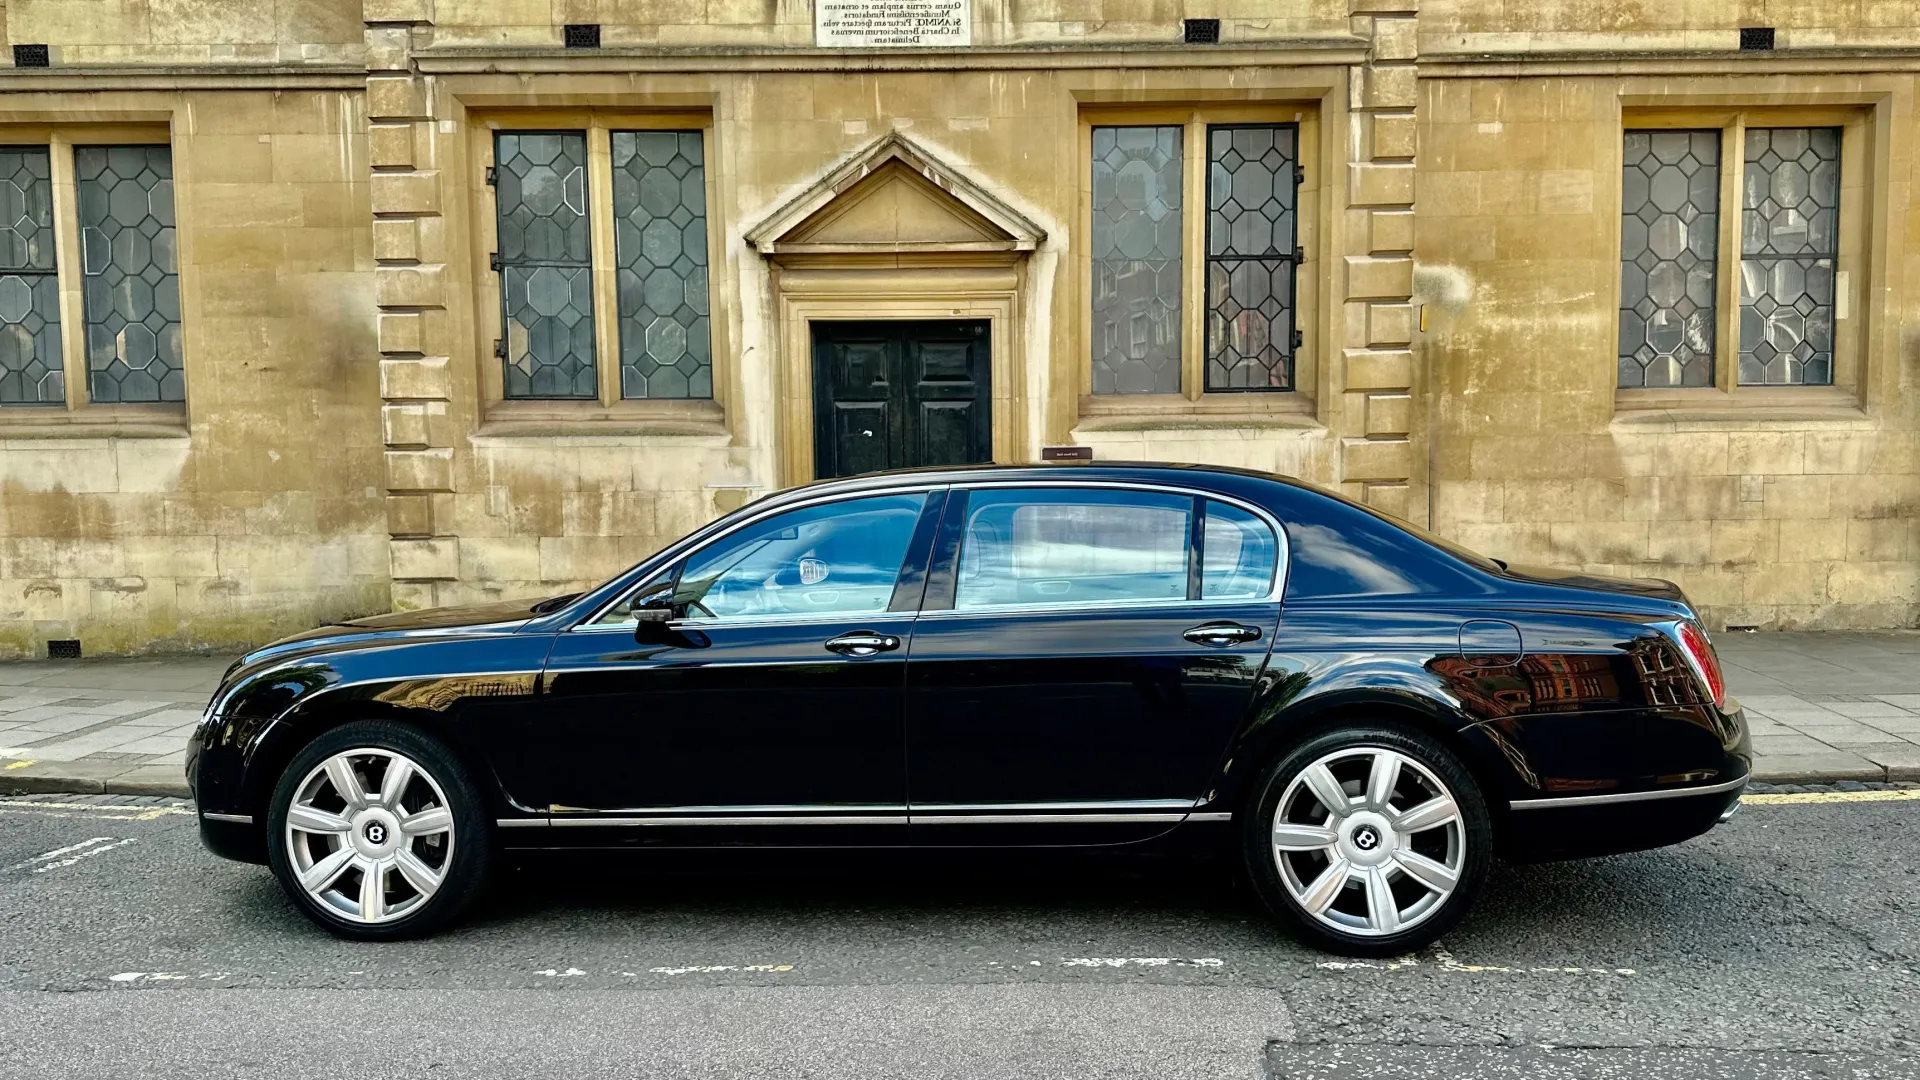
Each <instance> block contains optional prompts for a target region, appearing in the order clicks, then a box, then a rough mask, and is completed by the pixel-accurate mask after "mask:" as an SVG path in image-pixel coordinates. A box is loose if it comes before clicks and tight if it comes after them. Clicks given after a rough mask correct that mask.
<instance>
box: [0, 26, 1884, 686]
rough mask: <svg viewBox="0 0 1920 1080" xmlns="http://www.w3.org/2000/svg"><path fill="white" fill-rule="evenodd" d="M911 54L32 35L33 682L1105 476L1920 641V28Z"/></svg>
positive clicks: (706, 29)
mask: <svg viewBox="0 0 1920 1080" xmlns="http://www.w3.org/2000/svg"><path fill="white" fill-rule="evenodd" d="M899 6H900V5H895V7H896V8H898V7H899ZM904 6H905V7H906V8H909V9H912V11H913V12H914V13H915V14H916V17H917V18H919V19H921V20H924V21H921V22H915V23H911V24H906V25H904V28H903V25H902V24H899V23H898V22H897V21H896V22H895V23H893V24H891V26H892V29H887V27H885V26H882V27H880V28H878V29H876V28H875V25H876V24H869V23H861V22H860V21H859V20H860V19H861V18H862V17H863V12H862V10H861V9H863V8H865V9H873V8H884V7H886V5H878V4H872V3H867V2H865V0H279V2H277V3H275V4H271V5H266V4H257V3H245V2H242V0H6V2H5V3H4V5H0V10H4V23H3V24H0V29H3V30H4V36H5V37H6V39H7V41H6V44H8V45H10V46H12V48H11V50H10V51H11V53H12V59H13V62H14V65H15V66H14V67H13V68H12V69H8V70H0V217H4V218H7V219H9V220H8V221H0V260H5V265H0V654H25V655H37V654H41V653H43V652H44V651H45V650H46V649H47V648H48V643H49V642H51V641H61V640H69V639H78V640H79V641H80V642H81V643H82V646H83V648H84V649H85V651H86V652H87V653H89V654H93V653H110V652H134V651H145V650H158V649H177V648H183V647H204V648H219V647H234V646H238V645H243V644H247V643H254V642H259V641H263V640H266V639H269V638H272V637H274V636H276V635H278V634H281V633H285V632H290V631H292V630H296V629H300V628H303V627H306V626H310V625H313V624H314V623H316V622H319V621H322V620H326V619H335V618H342V617H350V616H356V615H363V614H369V613H373V612H376V611H382V610H386V609H389V608H391V607H401V608H408V607H421V606H432V605H442V604H452V603H462V602H472V601H482V600H487V599H494V598H503V597H511V596H522V595H537V594H544V593H553V592H560V591H565V590H568V589H571V588H575V587H579V586H582V585H584V584H587V583H589V582H591V581H594V580H597V579H600V578H602V577H604V576H606V575H608V574H610V573H612V572H614V571H616V570H618V569H620V568H621V567H623V566H625V565H628V564H630V563H631V562H633V561H635V560H637V559H639V558H640V557H642V556H644V555H645V554H646V553H648V552H649V551H652V550H654V549H656V548H657V547H658V546H660V545H661V544H662V543H664V542H666V541H667V540H670V539H671V538H673V537H674V536H676V535H678V534H680V533H682V532H684V531H685V530H687V529H689V528H691V527H693V526H695V525H696V524H699V523H700V522H703V521H705V520H708V519H710V518H712V517H713V516H715V515H717V514H720V513H724V512H726V511H728V510H730V509H733V508H735V507H738V506H740V505H742V504H743V503H745V502H746V501H748V500H750V499H752V498H754V497H756V496H757V495H759V494H762V493H765V492H767V491H771V490H774V489H777V488H779V487H783V486H787V485H790V484H794V483H799V482H803V481H806V480H809V479H812V478H814V477H817V476H822V475H831V474H835V473H839V472H846V471H854V470H857V469H864V468H870V467H878V466H886V465H906V464H916V463H921V462H927V461H939V460H954V459H982V460H985V459H991V460H995V461H1027V460H1034V459H1037V458H1038V457H1039V455H1040V452H1041V449H1042V448H1043V447H1048V446H1060V445H1073V446H1083V447H1090V448H1091V449H1092V451H1093V452H1094V453H1095V454H1096V455H1097V456H1098V457H1099V458H1102V459H1116V458H1128V459H1152V460H1175V461H1197V462H1215V463H1222V464H1231V465H1239V466H1249V467H1254V468H1260V469H1269V470H1275V471H1279V472H1284V473H1290V474H1294V475H1298V476H1300V477H1303V478H1305V479H1308V480H1311V481H1314V482H1316V483H1320V484H1323V485H1326V486H1328V487H1331V488H1334V489H1336V490H1340V491H1343V492H1344V493H1346V494H1348V495H1350V496H1352V497H1354V498H1358V499H1361V500H1363V501H1365V502H1367V503H1368V504H1370V505H1372V506H1375V507H1377V508H1379V509H1381V510H1383V511H1385V512H1388V513H1391V514H1395V515H1398V516H1400V517H1403V518H1406V519H1408V520H1410V521H1413V522H1416V523H1419V524H1422V525H1427V526H1429V527H1431V528H1433V529H1434V530H1436V531H1438V532H1440V533H1443V534H1445V535H1448V536H1450V537H1453V538H1456V539H1458V540H1461V541H1463V542H1465V543H1467V544H1469V545H1471V546H1474V547H1477V548H1480V549H1482V550H1484V551H1486V552H1487V553H1489V554H1491V555H1495V556H1498V557H1503V558H1509V559H1514V560H1520V561H1528V562H1547V563H1554V564H1561V565H1572V566H1581V567H1587V568H1591V569H1597V570H1604V571H1610V572H1615V573H1627V574H1653V575H1657V576H1662V577H1671V578H1674V579H1675V580H1678V581H1679V582H1680V583H1681V584H1682V585H1684V586H1685V587H1686V588H1687V589H1688V591H1689V592H1690V594H1691V595H1692V596H1693V597H1694V598H1695V599H1696V600H1697V601H1698V602H1700V603H1701V604H1702V605H1703V606H1704V608H1705V610H1706V612H1707V613H1708V616H1709V618H1710V620H1711V621H1712V622H1714V623H1715V624H1716V625H1729V624H1731V625H1763V626H1857V627H1867V626H1873V627H1878V626H1910V625H1914V623H1915V621H1916V617H1920V569H1917V568H1920V560H1916V555H1920V525H1917V524H1916V519H1920V513H1917V512H1916V510H1917V509H1920V468H1916V465H1915V462H1916V461H1917V460H1920V445H1916V442H1920V436H1917V435H1916V428H1917V427H1920V412H1917V411H1916V394H1915V391H1914V390H1913V389H1912V386H1913V383H1914V374H1915V373H1914V372H1913V370H1912V369H1913V367H1914V365H1915V363H1916V359H1917V358H1916V351H1920V346H1916V337H1920V266H1915V269H1916V273H1917V276H1916V279H1915V281H1914V283H1912V284H1911V285H1909V284H1908V283H1906V281H1905V278H1904V273H1905V270H1906V269H1907V268H1908V266H1909V263H1910V262H1911V260H1912V259H1913V258H1914V256H1913V255H1911V254H1910V253H1909V252H1910V251H1920V208H1916V207H1915V206H1914V205H1913V204H1912V199H1913V193H1912V181H1913V175H1912V174H1913V169H1914V160H1913V156H1912V150H1911V140H1912V138H1913V137H1914V135H1915V134H1916V125H1917V124H1920V119H1916V117H1915V115H1914V112H1913V102H1914V91H1915V89H1916V85H1917V84H1920V59H1916V57H1920V9H1915V8H1914V7H1913V6H1912V5H1911V4H1904V3H1897V2H1892V0H1849V2H1847V3H1834V2H1832V0H1821V2H1817V3H1816V2H1810V0H1809V2H1803V3H1792V2H1789V3H1780V2H1772V3H1768V4H1765V5H1758V4H1750V3H1744V2H1742V0H1715V2H1710V3H1703V4H1692V5H1671V4H1666V5H1662V4H1653V3H1642V2H1638V0H1609V2H1608V3H1606V4H1602V5H1599V6H1597V7H1596V6H1595V5H1592V4H1576V3H1572V2H1560V0H1542V2H1540V3H1534V4H1529V5H1522V6H1518V7H1516V6H1512V5H1509V6H1506V7H1504V8H1503V7H1501V6H1500V5H1488V4H1481V3H1473V2H1471V0H1426V2H1425V3H1424V4H1423V5H1422V4H1419V3H1418V2H1417V0H1285V2H1275V0H1260V2H1257V3H1256V2H1251V0H912V2H908V3H906V4H905V5H904ZM816 8H820V9H821V10H816ZM865 14H866V15H872V14H873V12H872V11H871V10H869V11H867V12H865ZM879 17H880V18H881V19H882V21H883V22H884V21H885V20H887V19H890V18H894V16H892V15H888V14H887V13H885V12H881V13H880V16H879ZM928 28H931V29H928ZM1760 31H1766V32H1765V33H1762V32H1760ZM921 33H925V34H927V35H929V36H928V37H927V38H925V41H929V42H935V43H934V44H925V43H923V44H914V43H913V38H914V35H916V34H921ZM889 35H892V36H889ZM1190 37H1191V38H1194V39H1196V40H1191V41H1190V40H1188V39H1189V38H1190ZM823 41H825V42H830V44H828V45H826V46H822V45H821V44H820V42H823ZM1743 45H1744V46H1746V47H1744V48H1743ZM43 64H44V66H41V65H43ZM8 185H11V188H10V187H9V186H8Z"/></svg>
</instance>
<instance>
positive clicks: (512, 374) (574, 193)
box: [493, 131, 600, 398]
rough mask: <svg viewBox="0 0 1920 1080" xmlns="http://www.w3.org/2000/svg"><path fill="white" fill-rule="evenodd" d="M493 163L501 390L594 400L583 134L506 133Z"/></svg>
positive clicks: (498, 143)
mask: <svg viewBox="0 0 1920 1080" xmlns="http://www.w3.org/2000/svg"><path fill="white" fill-rule="evenodd" d="M493 160H494V178H495V180H494V184H495V186H494V198H495V202H496V207H497V211H498V216H499V246H500V251H499V255H500V267H501V269H500V300H501V305H502V313H503V316H504V322H505V325H504V328H503V333H504V334H505V337H504V344H505V346H506V395H507V396H508V397H510V398H592V397H598V396H599V394H600V391H599V386H598V385H597V383H596V381H595V379H594V368H593V281H592V277H593V273H592V261H593V256H592V251H591V241H590V239H589V236H588V223H587V136H586V134H585V133H584V132H579V131H503V132H500V133H499V134H498V135H496V136H495V141H494V157H493Z"/></svg>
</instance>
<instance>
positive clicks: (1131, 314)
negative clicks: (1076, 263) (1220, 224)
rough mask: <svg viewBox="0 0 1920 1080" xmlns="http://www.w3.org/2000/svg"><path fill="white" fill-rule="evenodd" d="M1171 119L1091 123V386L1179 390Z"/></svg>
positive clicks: (1175, 154)
mask: <svg viewBox="0 0 1920 1080" xmlns="http://www.w3.org/2000/svg"><path fill="white" fill-rule="evenodd" d="M1182 134H1183V132H1182V129H1181V128H1180V127H1179V126H1178V125H1166V126H1151V127H1148V126H1138V127H1096V128H1094V129H1093V230H1092V246H1093V392H1094V393H1096V394H1177V393H1179V392H1180V287H1181V282H1180V272H1181V258H1180V227H1181V222H1180V215H1181V207H1182V201H1181V198H1180V182H1181V168H1180V162H1181V156H1180V155H1181V138H1182Z"/></svg>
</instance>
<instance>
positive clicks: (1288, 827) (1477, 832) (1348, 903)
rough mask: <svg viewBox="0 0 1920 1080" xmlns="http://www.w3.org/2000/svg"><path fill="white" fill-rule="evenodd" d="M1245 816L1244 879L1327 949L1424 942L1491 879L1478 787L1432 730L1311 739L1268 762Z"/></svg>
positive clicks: (1387, 950)
mask: <svg viewBox="0 0 1920 1080" xmlns="http://www.w3.org/2000/svg"><path fill="white" fill-rule="evenodd" d="M1256 790H1257V792H1258V795H1257V798H1256V800H1255V802H1254V812H1253V813H1252V814H1249V815H1247V818H1246V826H1245V828H1246V860H1247V870H1248V875H1249V877H1250V878H1251V879H1252V881H1253V884H1254V887H1255V889H1256V891H1258V892H1259V893H1260V896H1261V899H1262V900H1263V901H1265V903H1266V905H1267V906H1268V908H1270V909H1271V910H1272V911H1273V912H1274V914H1275V915H1277V916H1279V917H1280V918H1281V919H1282V920H1283V921H1285V922H1287V923H1289V924H1291V925H1292V926H1293V927H1294V928H1295V929H1297V930H1298V931H1300V933H1301V934H1302V935H1303V936H1305V937H1306V938H1307V939H1308V940H1309V941H1311V942H1313V943H1314V944H1316V945H1319V946H1320V947H1322V948H1326V949H1329V950H1332V951H1335V952H1341V953H1346V954H1349V955H1356V956H1392V955H1397V954H1400V953H1404V952H1407V951H1410V950H1413V949H1418V948H1421V947H1423V946H1426V945H1429V944H1431V943H1432V942H1433V941H1435V940H1436V939H1438V938H1439V937H1440V935H1441V934H1443V933H1445V932H1446V931H1447V930H1449V929H1451V928H1452V927H1453V926H1454V924H1456V923H1458V922H1459V921H1460V918H1461V917H1462V916H1463V915H1465V914H1466V910H1467V908H1468V907H1469V906H1470V905H1471V904H1472V902H1473V897H1474V894H1475V893H1477V892H1478V891H1479V889H1480V884H1481V881H1482V880H1483V879H1484V878H1485V876H1486V868H1487V861H1488V856H1489V852H1490V849H1491V846H1492V826H1491V823H1490V821H1489V819H1488V815H1487V809H1486V803H1485V801H1484V800H1483V799H1482V797H1481V795H1480V789H1479V787H1478V786H1477V785H1476V784H1475V783H1474V782H1473V777H1472V776H1471V775H1470V774H1469V773H1468V772H1467V770H1466V767H1465V766H1464V765H1462V764H1461V763H1460V761H1459V759H1458V758H1456V757H1454V755H1453V754H1452V753H1451V752H1449V751H1448V750H1447V749H1446V747H1444V746H1442V745H1440V743H1439V742H1438V741H1437V740H1435V739H1433V738H1432V737H1430V736H1428V735H1426V734H1424V733H1421V732H1418V731H1413V730H1402V729H1399V728H1394V727H1384V726H1382V727H1356V728H1345V729H1340V730H1335V731H1329V732H1326V733H1324V734H1321V735H1318V736H1315V737H1314V738H1311V739H1309V740H1307V741H1306V742H1304V743H1302V744H1300V745H1299V746H1297V747H1295V748H1294V749H1293V750H1291V751H1289V752H1288V753H1286V754H1284V755H1283V756H1282V757H1281V758H1280V759H1279V760H1278V761H1276V762H1274V763H1273V765H1272V766H1271V767H1270V768H1269V769H1268V770H1267V773H1266V775H1265V776H1264V777H1263V779H1262V781H1261V783H1260V785H1259V786H1258V788H1257V789H1256Z"/></svg>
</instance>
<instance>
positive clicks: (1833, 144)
mask: <svg viewBox="0 0 1920 1080" xmlns="http://www.w3.org/2000/svg"><path fill="white" fill-rule="evenodd" d="M1839 253H1840V129H1839V128H1831V127H1829V128H1750V129H1748V131H1747V173H1746V182H1745V190H1744V191H1743V192H1741V199H1740V382H1741V384H1742V385H1756V384H1770V385H1776V386H1779V385H1786V386H1797V385H1806V386H1825V385H1827V384H1829V383H1832V382H1833V265H1834V259H1835V257H1836V256H1838V255H1839Z"/></svg>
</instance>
